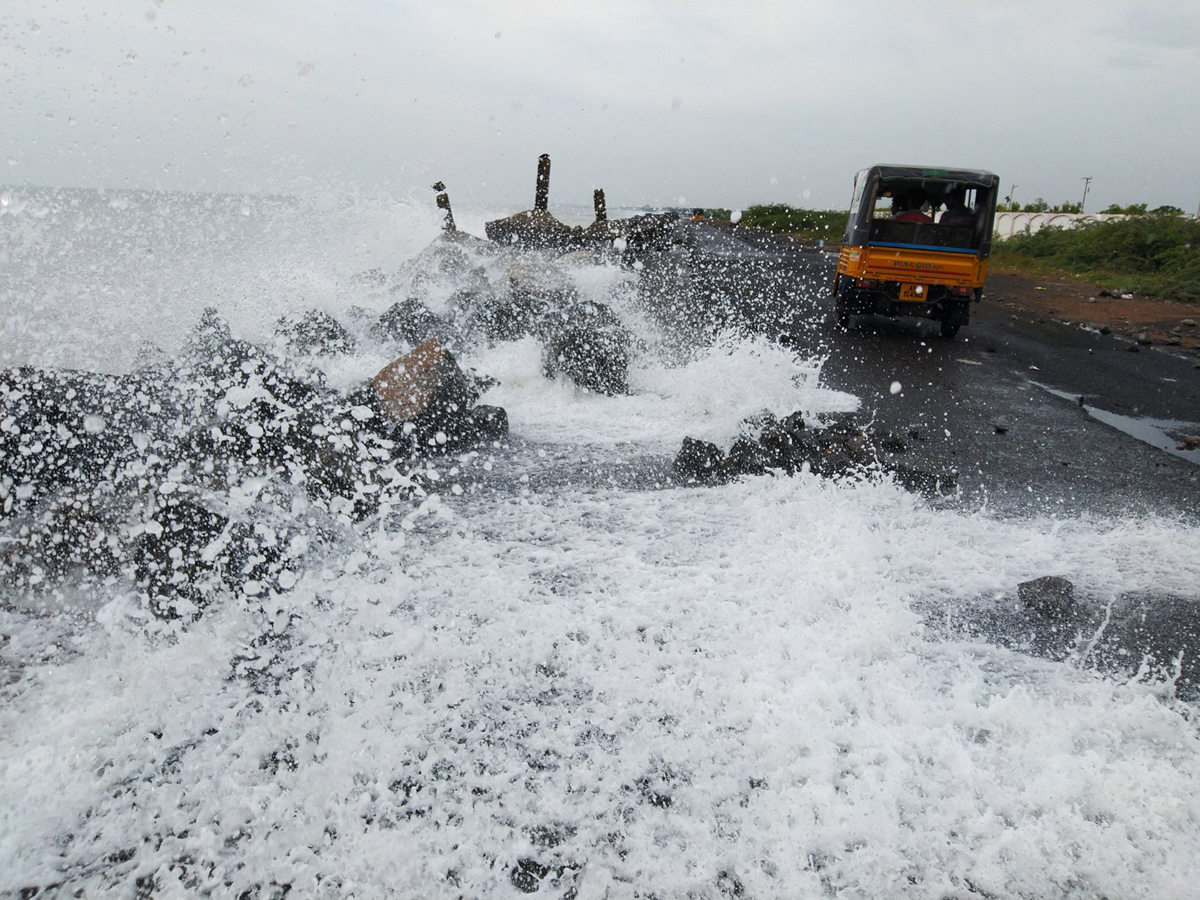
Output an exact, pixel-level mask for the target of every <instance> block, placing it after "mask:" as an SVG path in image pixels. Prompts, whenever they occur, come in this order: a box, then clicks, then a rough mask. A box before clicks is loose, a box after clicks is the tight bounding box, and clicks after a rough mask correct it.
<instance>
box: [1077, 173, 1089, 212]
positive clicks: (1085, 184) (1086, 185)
mask: <svg viewBox="0 0 1200 900" xmlns="http://www.w3.org/2000/svg"><path fill="white" fill-rule="evenodd" d="M1091 185H1092V176H1091V175H1086V176H1084V179H1083V199H1082V200H1080V201H1079V214H1080V215H1083V206H1084V204H1085V203H1087V192H1088V188H1089V187H1091Z"/></svg>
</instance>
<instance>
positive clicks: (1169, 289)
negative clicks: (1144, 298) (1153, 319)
mask: <svg viewBox="0 0 1200 900" xmlns="http://www.w3.org/2000/svg"><path fill="white" fill-rule="evenodd" d="M1164 209H1173V208H1164ZM1122 212H1124V210H1122ZM992 259H993V260H994V261H995V263H996V264H997V265H1000V266H1008V267H1012V268H1017V269H1025V270H1029V271H1043V272H1044V271H1050V270H1055V269H1057V270H1065V271H1068V272H1072V273H1076V274H1080V275H1083V276H1085V277H1086V278H1088V279H1090V280H1092V281H1095V282H1097V283H1098V284H1102V285H1104V286H1105V287H1109V288H1112V289H1115V290H1123V291H1133V292H1135V293H1138V294H1147V295H1150V296H1154V297H1161V298H1163V299H1166V300H1182V301H1184V302H1188V303H1200V220H1197V219H1193V218H1188V217H1184V216H1181V215H1177V214H1174V213H1171V212H1157V211H1156V213H1151V214H1149V215H1140V216H1136V217H1133V218H1129V219H1119V220H1110V221H1108V222H1103V223H1100V222H1093V223H1087V224H1084V225H1082V226H1081V227H1079V228H1074V229H1070V230H1066V229H1062V228H1043V229H1042V230H1040V231H1037V232H1034V233H1032V234H1031V233H1029V232H1026V233H1024V234H1017V235H1014V236H1013V237H1011V238H1008V239H1007V240H1004V241H998V242H997V243H996V244H995V245H994V246H993V248H992Z"/></svg>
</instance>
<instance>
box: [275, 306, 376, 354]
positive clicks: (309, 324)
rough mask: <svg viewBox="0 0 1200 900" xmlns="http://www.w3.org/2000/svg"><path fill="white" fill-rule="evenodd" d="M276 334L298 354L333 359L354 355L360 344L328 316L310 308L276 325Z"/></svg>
mask: <svg viewBox="0 0 1200 900" xmlns="http://www.w3.org/2000/svg"><path fill="white" fill-rule="evenodd" d="M275 335H276V336H277V337H279V338H280V339H282V340H283V341H284V343H286V344H287V346H288V347H289V348H291V349H292V350H295V351H296V352H297V353H310V354H318V355H322V356H333V355H336V354H340V353H353V352H354V351H355V349H357V342H356V341H355V340H354V336H353V335H351V334H350V332H349V331H347V330H346V329H345V328H344V327H342V324H341V323H340V322H338V320H337V319H335V318H334V317H333V316H331V315H330V314H329V313H327V312H324V311H323V310H319V309H310V310H309V311H308V312H306V313H304V314H303V315H301V316H295V315H286V316H283V317H281V318H280V319H279V321H278V322H277V323H276V325H275Z"/></svg>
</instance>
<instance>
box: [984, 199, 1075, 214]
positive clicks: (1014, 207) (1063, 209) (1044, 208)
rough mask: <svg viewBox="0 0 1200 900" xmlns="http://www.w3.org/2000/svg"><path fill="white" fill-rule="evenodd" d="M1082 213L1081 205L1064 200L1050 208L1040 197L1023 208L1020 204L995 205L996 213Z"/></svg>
mask: <svg viewBox="0 0 1200 900" xmlns="http://www.w3.org/2000/svg"><path fill="white" fill-rule="evenodd" d="M1082 211H1083V204H1082V203H1071V202H1070V201H1068V200H1064V201H1063V202H1062V203H1060V204H1058V206H1051V205H1050V204H1049V203H1047V202H1046V201H1045V200H1043V199H1042V198H1041V197H1038V198H1037V199H1036V200H1034V201H1033V202H1032V203H1026V204H1025V205H1024V206H1022V205H1021V204H1020V203H998V204H997V205H996V212H1032V213H1040V212H1050V213H1077V212H1082Z"/></svg>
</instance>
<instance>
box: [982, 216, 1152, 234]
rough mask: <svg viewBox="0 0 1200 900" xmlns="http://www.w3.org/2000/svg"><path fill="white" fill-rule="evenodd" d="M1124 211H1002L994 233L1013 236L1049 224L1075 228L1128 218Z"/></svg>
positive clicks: (1039, 228)
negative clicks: (1081, 223)
mask: <svg viewBox="0 0 1200 900" xmlns="http://www.w3.org/2000/svg"><path fill="white" fill-rule="evenodd" d="M1128 218H1129V216H1127V215H1124V214H1123V213H1095V214H1093V213H1082V214H1080V213H1056V212H1000V213H996V223H995V226H994V227H993V234H994V236H995V237H998V238H1006V237H1012V236H1013V235H1014V234H1020V233H1021V232H1023V231H1024V230H1025V229H1026V228H1028V229H1029V230H1030V232H1034V231H1041V230H1042V229H1043V228H1046V227H1048V226H1051V225H1052V226H1054V227H1055V228H1074V227H1075V226H1076V225H1078V224H1079V223H1080V222H1107V221H1109V220H1110V219H1128Z"/></svg>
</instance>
